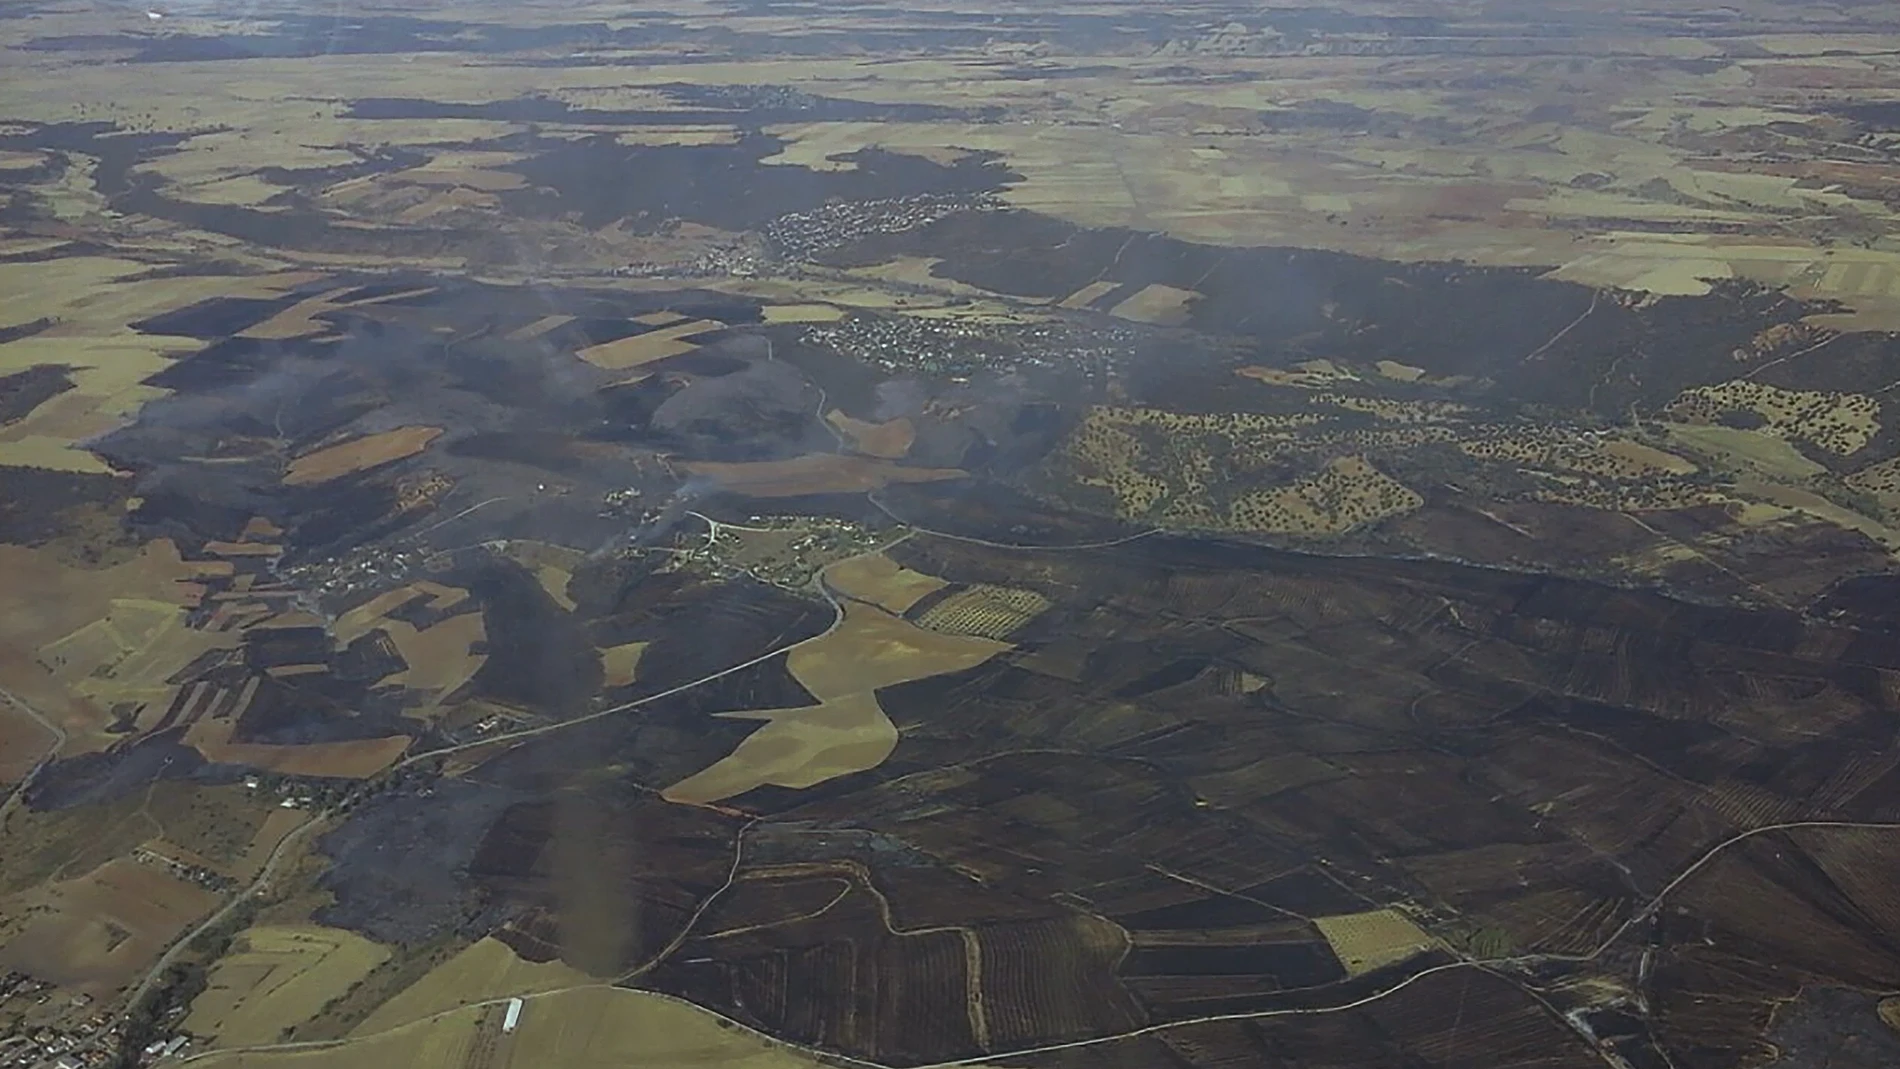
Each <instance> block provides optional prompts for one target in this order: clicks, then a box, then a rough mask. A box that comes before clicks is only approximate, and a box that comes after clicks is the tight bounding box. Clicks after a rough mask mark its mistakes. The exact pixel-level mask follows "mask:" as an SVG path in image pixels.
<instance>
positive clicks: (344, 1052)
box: [192, 1006, 499, 1069]
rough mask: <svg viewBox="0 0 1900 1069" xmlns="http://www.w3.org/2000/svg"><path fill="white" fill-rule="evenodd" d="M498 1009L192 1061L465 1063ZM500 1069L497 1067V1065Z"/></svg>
mask: <svg viewBox="0 0 1900 1069" xmlns="http://www.w3.org/2000/svg"><path fill="white" fill-rule="evenodd" d="M496 1012H497V1011H495V1010H493V1009H490V1008H478V1007H474V1006H470V1007H468V1008H467V1009H463V1010H457V1011H455V1012H452V1013H448V1014H444V1015H443V1016H441V1017H434V1018H430V1019H429V1020H426V1021H418V1022H416V1023H414V1024H410V1025H407V1026H406V1027H402V1028H399V1029H397V1030H395V1031H393V1032H386V1033H383V1034H380V1035H374V1036H366V1037H365V1038H363V1039H360V1040H355V1041H352V1042H348V1043H340V1044H337V1045H336V1046H331V1047H319V1048H316V1049H312V1050H287V1051H243V1050H237V1051H231V1052H229V1053H223V1052H215V1051H214V1052H211V1053H209V1054H206V1055H203V1056H201V1057H199V1058H198V1059H196V1060H195V1061H193V1062H192V1064H193V1065H195V1066H203V1067H205V1069H369V1067H375V1069H382V1067H384V1066H389V1067H397V1066H400V1067H403V1069H468V1066H469V1058H470V1052H471V1051H473V1050H474V1049H475V1046H476V1041H477V1039H478V1038H479V1037H480V1036H481V1035H482V1032H483V1029H484V1028H487V1029H494V1028H496V1027H497V1025H498V1023H499V1022H497V1021H494V1020H492V1018H493V1017H494V1016H495V1013H496ZM497 1069H499V1067H497Z"/></svg>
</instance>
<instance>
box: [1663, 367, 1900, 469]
mask: <svg viewBox="0 0 1900 1069" xmlns="http://www.w3.org/2000/svg"><path fill="white" fill-rule="evenodd" d="M1734 411H1743V412H1753V413H1755V414H1756V415H1758V416H1760V417H1761V418H1762V420H1763V421H1764V423H1763V427H1762V430H1763V431H1764V432H1765V433H1767V434H1771V435H1774V436H1775V437H1777V438H1791V439H1799V440H1801V441H1805V442H1808V443H1810V444H1812V445H1814V446H1816V447H1818V448H1821V449H1825V450H1827V451H1828V452H1830V453H1835V454H1837V455H1840V456H1852V455H1853V454H1855V453H1857V452H1859V451H1860V450H1861V449H1863V448H1865V447H1866V445H1867V443H1868V442H1870V441H1872V440H1873V437H1874V435H1876V434H1878V433H1879V432H1880V402H1879V401H1876V400H1875V399H1873V398H1872V397H1869V396H1867V395H1866V394H1858V393H1832V392H1829V393H1823V392H1821V391H1817V390H1783V389H1779V388H1777V387H1774V386H1765V385H1763V384H1761V383H1759V382H1751V381H1748V380H1746V379H1737V380H1735V381H1733V382H1725V383H1722V384H1720V385H1717V386H1698V387H1696V388H1694V389H1690V390H1684V391H1683V392H1682V393H1681V395H1679V396H1678V397H1677V398H1676V399H1675V400H1674V401H1671V402H1670V403H1669V404H1668V405H1667V406H1665V407H1664V408H1663V410H1662V414H1663V416H1664V417H1666V418H1668V419H1673V420H1680V421H1682V422H1684V423H1713V422H1715V421H1716V420H1717V419H1718V418H1719V417H1720V416H1721V415H1722V414H1723V413H1724V412H1734Z"/></svg>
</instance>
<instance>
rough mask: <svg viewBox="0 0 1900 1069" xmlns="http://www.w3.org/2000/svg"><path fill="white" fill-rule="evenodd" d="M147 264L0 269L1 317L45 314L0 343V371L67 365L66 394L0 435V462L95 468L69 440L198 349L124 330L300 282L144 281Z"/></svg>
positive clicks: (145, 394)
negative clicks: (28, 331) (38, 324)
mask: <svg viewBox="0 0 1900 1069" xmlns="http://www.w3.org/2000/svg"><path fill="white" fill-rule="evenodd" d="M153 268H154V265H151V264H146V263H140V262H136V261H132V260H121V259H113V258H110V257H100V256H71V257H64V258H60V259H56V260H52V261H48V262H45V263H13V264H0V294H5V295H6V303H7V315H8V318H9V320H14V319H17V320H21V321H25V320H32V319H38V318H41V317H48V318H52V319H55V320H57V321H58V322H57V323H56V324H55V325H54V326H53V327H52V328H51V329H49V330H46V331H44V332H42V333H40V334H36V335H34V336H33V337H30V338H24V339H21V340H19V341H15V342H11V343H9V344H7V345H6V346H4V347H0V375H4V374H9V373H12V372H15V371H20V370H24V369H26V368H29V367H32V366H34V365H35V364H54V365H60V366H64V367H67V368H70V369H71V371H70V375H71V378H72V381H73V389H72V390H71V391H69V392H67V393H65V394H61V395H60V396H58V397H55V398H53V399H51V400H49V401H48V402H47V403H45V404H43V405H41V406H39V408H37V409H35V410H34V411H33V412H31V413H29V414H28V415H27V416H26V417H25V418H23V419H21V420H19V421H17V422H15V423H12V424H9V425H8V426H7V427H6V428H5V429H4V430H0V465H8V464H14V465H30V466H34V467H47V468H55V469H58V470H64V471H90V472H102V471H105V470H106V469H105V466H104V465H103V464H102V463H101V462H100V461H99V459H98V458H97V457H96V456H94V455H93V454H92V453H90V452H89V451H87V450H85V449H84V448H82V447H81V446H79V445H77V444H76V443H80V442H84V441H86V440H88V439H91V438H93V437H95V436H97V435H101V434H104V433H106V432H108V431H110V430H112V429H114V428H116V427H118V426H120V425H121V424H122V423H124V422H125V421H126V420H127V419H129V418H130V417H132V416H133V415H135V414H136V413H137V412H138V410H139V408H140V407H141V406H142V405H144V403H145V402H146V401H149V400H151V399H153V398H155V397H158V396H161V395H162V394H163V392H164V391H162V390H159V389H157V388H156V387H151V386H146V385H144V384H143V383H144V380H145V379H146V378H148V377H150V376H151V375H153V374H155V373H157V372H159V371H162V370H164V368H165V367H167V366H168V365H169V364H170V363H171V362H172V360H173V359H174V358H175V357H177V356H180V355H184V354H186V353H190V352H192V351H194V350H196V349H198V348H200V347H201V346H202V345H203V343H202V342H199V341H197V340H195V339H191V338H175V337H163V336H154V335H144V334H139V333H138V332H136V331H134V330H132V329H131V328H130V327H129V326H128V325H127V324H129V323H132V322H135V321H137V320H140V319H144V318H146V317H149V316H152V315H156V314H159V313H161V312H168V311H172V310H174V309H177V308H180V307H183V306H185V305H189V304H191V303H193V302H194V301H198V300H203V299H206V298H211V297H224V296H232V297H272V296H277V295H279V294H281V293H282V292H284V291H285V290H286V289H288V288H290V287H291V286H295V285H299V284H302V283H303V282H305V281H307V280H308V278H309V276H308V275H305V274H303V273H283V274H276V275H260V276H254V277H235V276H197V277H179V278H149V277H144V276H147V275H149V274H150V273H151V272H152V271H153Z"/></svg>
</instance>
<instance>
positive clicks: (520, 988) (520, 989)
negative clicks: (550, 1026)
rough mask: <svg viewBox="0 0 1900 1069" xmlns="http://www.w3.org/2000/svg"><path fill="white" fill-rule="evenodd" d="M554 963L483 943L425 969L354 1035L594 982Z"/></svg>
mask: <svg viewBox="0 0 1900 1069" xmlns="http://www.w3.org/2000/svg"><path fill="white" fill-rule="evenodd" d="M593 982H594V980H593V979H592V978H591V977H589V976H588V975H587V974H586V973H584V972H581V971H579V970H578V969H575V968H572V967H571V966H568V965H564V964H562V963H561V962H558V961H551V962H546V963H536V962H531V961H525V960H523V959H522V958H521V957H520V956H519V955H517V954H516V953H515V952H514V951H513V950H510V949H508V944H506V943H503V942H502V941H501V940H499V939H495V938H493V937H490V938H486V939H482V940H479V941H477V942H476V943H474V944H473V945H471V946H470V947H468V948H467V949H466V950H463V951H462V952H461V953H459V954H457V955H455V956H454V957H452V958H450V959H449V960H447V961H445V962H443V963H442V964H440V965H438V966H436V967H435V968H433V969H431V970H429V972H428V973H426V974H425V975H424V976H423V977H422V979H420V980H417V981H416V982H415V983H413V984H410V985H409V986H408V987H406V988H404V989H403V990H402V991H400V992H398V993H397V994H396V996H395V997H394V998H392V999H390V1000H389V1001H388V1002H385V1003H383V1004H382V1005H381V1006H378V1007H377V1008H376V1012H374V1013H372V1014H370V1015H369V1017H367V1018H365V1019H364V1021H363V1023H362V1024H360V1025H358V1026H357V1027H356V1030H355V1032H354V1033H353V1034H355V1035H358V1036H370V1035H375V1034H376V1033H379V1032H385V1031H388V1030H389V1029H392V1028H396V1027H399V1026H401V1025H405V1024H407V1023H409V1022H411V1021H419V1020H422V1019H424V1018H427V1017H431V1016H433V1015H435V1014H439V1013H445V1012H447V1011H450V1010H454V1009H458V1008H460V1007H463V1006H468V1005H470V1004H472V1003H477V1002H482V1001H484V1000H487V999H495V998H512V997H514V996H517V995H528V994H533V993H535V992H538V991H554V990H559V989H561V988H567V987H575V986H579V985H582V984H590V983H593Z"/></svg>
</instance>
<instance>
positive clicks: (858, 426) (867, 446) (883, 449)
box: [825, 409, 917, 460]
mask: <svg viewBox="0 0 1900 1069" xmlns="http://www.w3.org/2000/svg"><path fill="white" fill-rule="evenodd" d="M825 422H827V423H829V424H831V425H832V426H833V427H835V428H837V430H838V433H839V434H842V435H844V436H845V437H847V438H849V439H850V440H851V447H852V449H854V450H856V451H857V452H859V453H863V454H864V455H865V456H867V457H882V458H883V459H885V460H898V459H901V458H902V457H903V456H904V454H906V453H908V452H910V447H911V443H913V442H915V441H916V440H917V428H916V427H915V426H913V425H912V424H911V422H910V420H908V419H903V418H901V417H900V418H898V419H894V420H890V421H888V422H885V423H867V422H865V421H864V420H861V419H852V418H851V417H850V416H847V415H845V414H844V413H843V412H840V411H837V410H835V409H834V410H833V411H831V412H828V413H826V414H825Z"/></svg>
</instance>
